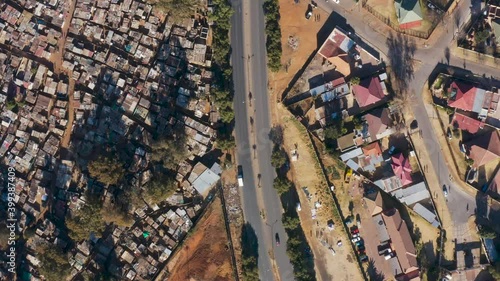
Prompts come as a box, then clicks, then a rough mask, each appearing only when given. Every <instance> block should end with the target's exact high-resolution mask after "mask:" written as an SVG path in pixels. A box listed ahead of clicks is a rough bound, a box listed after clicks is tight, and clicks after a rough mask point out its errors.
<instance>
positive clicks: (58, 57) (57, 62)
mask: <svg viewBox="0 0 500 281" xmlns="http://www.w3.org/2000/svg"><path fill="white" fill-rule="evenodd" d="M75 6H76V0H73V1H71V4H70V5H69V10H68V11H67V12H66V13H65V14H64V24H63V26H62V27H61V30H62V34H61V38H59V40H58V42H57V52H54V53H53V54H52V55H51V57H50V60H51V61H52V63H53V64H54V72H55V73H56V74H60V73H65V74H66V75H68V77H69V85H68V97H69V100H68V113H67V114H68V124H67V125H66V130H65V132H64V135H63V138H62V140H61V146H62V147H64V148H67V147H68V145H69V141H70V139H71V132H72V130H73V120H74V117H75V114H74V105H73V92H74V90H75V80H73V79H72V75H73V71H71V70H69V69H64V68H63V67H62V62H63V55H64V46H65V44H66V37H67V35H68V30H69V27H70V25H71V19H72V18H73V12H74V11H75Z"/></svg>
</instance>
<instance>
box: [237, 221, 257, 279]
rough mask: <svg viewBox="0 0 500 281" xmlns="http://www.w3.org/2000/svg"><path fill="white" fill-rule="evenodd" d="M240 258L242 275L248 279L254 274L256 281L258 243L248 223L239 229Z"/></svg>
mask: <svg viewBox="0 0 500 281" xmlns="http://www.w3.org/2000/svg"><path fill="white" fill-rule="evenodd" d="M241 258H242V264H243V265H242V269H243V275H244V276H246V277H248V276H251V275H255V274H256V275H257V279H258V275H259V272H258V260H259V242H258V239H257V235H256V234H255V230H254V229H253V227H252V226H251V225H250V223H248V222H246V223H245V224H243V226H242V227H241Z"/></svg>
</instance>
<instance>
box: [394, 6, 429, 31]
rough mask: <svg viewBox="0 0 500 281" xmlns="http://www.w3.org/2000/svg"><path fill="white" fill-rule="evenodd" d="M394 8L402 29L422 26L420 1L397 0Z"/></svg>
mask: <svg viewBox="0 0 500 281" xmlns="http://www.w3.org/2000/svg"><path fill="white" fill-rule="evenodd" d="M394 8H395V9H396V17H397V18H398V22H399V27H400V28H401V29H410V28H415V27H419V26H420V25H422V20H423V13H422V9H421V8H420V1H419V0H395V1H394Z"/></svg>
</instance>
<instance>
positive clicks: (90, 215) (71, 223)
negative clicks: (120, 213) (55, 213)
mask: <svg viewBox="0 0 500 281" xmlns="http://www.w3.org/2000/svg"><path fill="white" fill-rule="evenodd" d="M101 211H102V205H101V203H100V202H99V201H98V199H96V198H92V199H90V200H88V201H87V202H86V203H85V205H83V207H82V208H81V209H80V210H77V211H76V212H75V213H74V214H73V216H72V217H69V218H67V219H66V226H67V227H68V230H69V237H71V239H73V240H74V241H81V240H84V239H89V237H90V233H94V234H95V235H96V236H101V235H102V232H103V231H104V229H105V227H106V225H105V223H104V221H103V219H102V216H101Z"/></svg>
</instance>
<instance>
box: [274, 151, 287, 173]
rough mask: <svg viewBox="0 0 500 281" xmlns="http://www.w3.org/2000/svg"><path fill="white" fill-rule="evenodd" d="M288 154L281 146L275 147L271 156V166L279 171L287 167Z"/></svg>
mask: <svg viewBox="0 0 500 281" xmlns="http://www.w3.org/2000/svg"><path fill="white" fill-rule="evenodd" d="M286 156H287V155H286V152H285V151H283V149H281V148H280V147H279V146H275V147H274V150H273V153H272V154H271V165H273V167H274V168H276V169H279V168H281V167H283V165H285V163H286V160H287V157H286Z"/></svg>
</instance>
